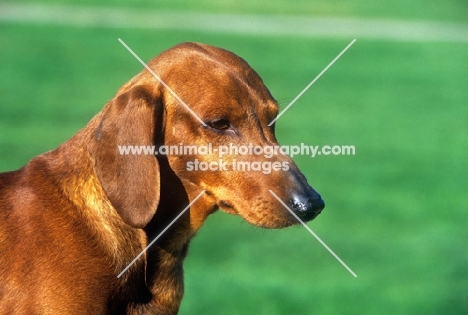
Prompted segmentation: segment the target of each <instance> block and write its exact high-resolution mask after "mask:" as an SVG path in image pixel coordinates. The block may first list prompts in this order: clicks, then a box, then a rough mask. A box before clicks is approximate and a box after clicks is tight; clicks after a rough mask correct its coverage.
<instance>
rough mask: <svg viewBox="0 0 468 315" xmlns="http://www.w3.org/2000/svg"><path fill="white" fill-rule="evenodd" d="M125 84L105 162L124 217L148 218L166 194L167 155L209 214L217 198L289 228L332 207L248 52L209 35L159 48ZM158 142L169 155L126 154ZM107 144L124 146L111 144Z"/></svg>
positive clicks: (253, 217)
mask: <svg viewBox="0 0 468 315" xmlns="http://www.w3.org/2000/svg"><path fill="white" fill-rule="evenodd" d="M149 67H150V68H151V69H152V70H153V72H154V73H155V74H157V75H158V76H159V79H160V80H158V79H156V78H155V77H154V75H153V74H151V73H150V72H149V71H147V70H143V71H142V72H141V73H140V74H139V75H137V76H136V77H135V78H133V79H132V80H131V81H130V82H129V83H127V84H126V85H124V86H123V87H122V88H121V89H120V90H119V92H118V93H117V96H116V97H115V98H114V99H113V100H112V101H110V102H109V104H108V105H107V106H106V108H105V109H104V110H103V112H102V114H101V115H100V116H99V118H98V121H99V125H98V126H97V130H96V132H95V136H94V138H95V139H94V141H95V145H96V148H99V149H100V151H97V150H96V149H94V150H92V151H93V152H94V153H93V156H94V159H95V160H96V162H95V163H96V172H97V175H98V177H99V179H100V181H101V184H102V186H103V188H104V190H105V192H106V194H107V195H108V197H109V200H110V201H111V203H112V204H113V205H114V207H115V208H116V209H117V211H118V212H119V213H120V215H121V216H122V218H123V219H124V220H125V221H126V222H127V223H129V224H130V225H133V226H140V227H141V226H144V225H145V224H146V223H147V222H148V221H149V220H150V219H151V217H152V216H153V215H154V213H155V211H156V209H157V205H158V202H159V186H160V185H164V183H160V178H159V167H160V163H158V158H159V159H161V156H160V155H161V154H166V156H165V157H164V158H167V161H168V165H169V167H170V168H171V170H172V171H173V172H174V173H175V174H176V175H177V177H178V178H179V179H180V180H181V182H182V183H183V185H184V187H185V190H186V192H187V194H188V196H189V198H193V197H194V196H196V195H197V194H198V193H199V192H200V191H202V190H205V195H204V196H203V198H201V199H200V201H196V202H195V204H194V205H193V206H192V208H191V218H192V219H193V220H194V221H200V222H199V223H196V224H194V225H195V226H199V225H201V222H202V221H203V220H204V218H205V217H206V216H207V215H208V214H209V213H211V212H212V211H214V210H215V209H217V208H221V209H222V210H224V211H225V212H228V213H233V214H238V215H240V216H241V217H243V218H244V219H245V220H246V221H248V222H249V223H251V224H254V225H256V226H261V227H266V228H281V227H286V226H289V225H292V224H294V223H297V220H296V219H295V218H294V217H293V216H292V215H291V213H289V211H288V210H287V209H286V208H285V207H284V206H283V205H282V204H281V203H280V202H279V201H278V200H277V199H276V197H275V196H274V194H275V195H276V196H277V197H278V198H279V199H281V200H282V201H283V202H284V204H285V205H287V207H288V208H289V209H290V210H292V211H293V212H294V213H295V214H296V215H297V216H299V217H300V218H301V219H302V220H304V221H308V220H312V219H313V218H315V217H316V216H317V215H318V214H319V213H320V212H321V210H322V209H323V208H324V202H323V200H322V199H321V197H320V195H319V194H318V193H317V192H316V191H315V190H314V189H313V188H312V187H310V186H309V184H308V183H307V180H306V178H305V177H304V175H303V174H302V173H301V172H300V171H299V169H298V168H297V166H296V164H295V163H294V162H293V161H292V160H291V158H290V157H289V156H287V155H285V154H283V153H282V151H281V150H280V149H279V144H278V142H277V140H276V138H275V134H274V124H273V125H272V126H269V124H270V122H272V121H273V119H274V118H275V117H276V116H277V114H278V104H277V102H276V101H275V100H274V99H273V97H272V96H271V94H270V92H269V91H268V89H267V88H266V87H265V85H264V84H263V81H262V80H261V78H260V77H259V76H258V74H257V73H256V72H255V71H254V70H253V69H252V68H251V67H250V66H249V65H248V64H247V63H246V62H245V61H244V60H243V59H241V58H239V57H238V56H236V55H235V54H233V53H231V52H228V51H226V50H223V49H220V48H215V47H211V46H207V45H201V44H194V43H187V44H181V45H178V46H176V47H174V48H172V49H170V50H168V51H166V52H164V53H162V54H161V55H159V56H158V57H156V58H154V59H153V60H152V61H151V62H150V63H149ZM124 145H125V146H128V145H134V146H149V147H151V146H155V150H156V152H157V153H158V154H159V156H154V155H151V154H140V155H138V154H130V155H122V154H121V152H119V149H118V146H124ZM103 146H114V147H113V148H112V147H109V148H107V149H106V150H102V149H103Z"/></svg>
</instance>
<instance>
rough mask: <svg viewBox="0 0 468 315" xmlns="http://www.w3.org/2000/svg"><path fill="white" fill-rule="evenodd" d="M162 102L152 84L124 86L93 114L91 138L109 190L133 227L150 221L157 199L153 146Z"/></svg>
mask: <svg viewBox="0 0 468 315" xmlns="http://www.w3.org/2000/svg"><path fill="white" fill-rule="evenodd" d="M162 108H163V106H162V101H161V97H160V92H158V91H156V90H155V89H154V87H153V88H150V87H146V86H143V85H135V86H130V87H128V86H124V87H123V88H122V89H121V91H119V93H118V94H117V95H116V97H115V98H114V99H112V100H111V101H109V102H108V103H107V105H106V106H105V107H104V109H103V110H102V112H101V113H100V114H99V115H98V116H97V117H96V118H95V119H96V120H95V123H94V125H95V131H94V135H93V136H92V139H93V141H92V142H93V143H91V144H88V150H89V151H90V154H91V156H92V158H93V160H94V168H95V171H96V174H97V176H98V178H99V181H100V183H101V185H102V188H103V190H104V192H105V194H106V195H107V197H108V198H109V200H110V202H111V203H112V205H113V207H114V208H115V209H116V210H117V212H118V213H119V215H120V216H121V217H122V219H123V220H124V221H125V222H126V223H127V224H129V225H130V226H132V227H137V228H141V227H144V226H145V225H146V224H148V222H149V221H150V220H151V218H152V217H153V215H154V213H155V212H156V208H157V206H158V204H159V189H160V177H159V164H158V161H157V159H156V156H155V155H154V154H153V150H154V145H155V138H156V137H157V134H158V132H159V131H158V130H161V124H162V122H161V119H162ZM133 150H135V151H133ZM139 150H141V151H139Z"/></svg>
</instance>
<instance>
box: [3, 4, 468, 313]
mask: <svg viewBox="0 0 468 315" xmlns="http://www.w3.org/2000/svg"><path fill="white" fill-rule="evenodd" d="M44 3H45V2H44ZM47 3H69V4H89V5H93V4H94V2H93V1H91V0H88V1H80V2H78V1H58V0H54V1H52V0H51V1H47ZM154 3H155V2H153V1H142V0H141V1H135V2H127V1H104V2H101V3H100V5H109V6H114V7H139V8H152V9H158V8H163V9H170V10H184V11H185V10H189V11H190V10H191V11H197V12H224V13H225V12H237V13H269V14H275V13H287V14H295V13H301V14H307V15H311V16H312V15H320V16H340V17H372V18H375V19H385V18H399V19H403V20H426V21H444V22H462V23H466V22H467V16H468V15H467V13H468V3H467V2H466V1H465V0H459V1H455V0H450V1H447V0H435V1H431V2H430V3H429V2H427V1H423V0H411V1H394V2H388V1H383V0H379V1H366V0H361V1H343V0H341V1H338V0H335V1H319V0H313V1H291V2H290V1H286V0H274V1H250V0H248V1H247V0H242V1H237V0H236V1H222V2H217V3H216V4H215V3H211V2H209V1H199V2H197V3H196V4H195V2H189V1H179V2H172V1H161V2H158V3H157V4H154ZM119 37H120V38H122V39H123V40H124V41H126V43H127V44H128V45H129V46H130V47H132V48H133V49H134V50H135V51H136V52H137V53H138V54H139V55H140V57H142V59H144V60H149V59H150V58H151V57H153V56H154V55H156V54H158V53H159V52H160V51H162V50H164V49H167V48H169V47H170V46H172V45H174V44H176V43H179V42H182V41H200V42H205V43H209V44H213V45H218V46H221V47H224V48H227V49H230V50H232V51H234V52H236V53H237V54H239V55H241V56H242V57H243V58H245V59H246V60H247V61H249V63H250V64H251V65H252V67H253V68H254V69H256V70H257V71H258V72H259V74H260V75H261V76H262V77H263V78H264V81H265V82H266V84H267V86H268V87H269V88H270V90H271V92H272V94H273V95H274V96H275V97H276V98H277V99H278V100H279V101H280V103H281V104H282V106H286V105H287V104H288V103H289V101H291V100H292V99H293V98H294V97H295V96H296V95H297V94H298V93H299V92H300V91H301V90H302V88H303V87H305V86H306V85H307V84H308V83H309V82H310V81H311V80H312V79H313V78H314V77H315V76H316V75H317V74H318V73H319V72H320V71H321V70H322V69H323V68H324V67H325V66H326V65H327V64H328V63H329V62H330V61H331V60H332V59H333V58H334V57H335V56H336V55H337V54H338V53H339V52H340V51H341V50H342V49H343V48H344V47H345V46H346V45H347V44H348V43H349V42H350V41H351V40H352V38H350V39H349V41H346V40H338V39H336V40H334V39H310V38H308V39H304V38H288V37H280V36H278V37H276V36H239V35H232V34H231V35H227V34H214V33H211V34H205V33H200V32H195V31H194V32H187V31H170V30H168V31H161V30H126V29H119V30H115V29H82V28H75V27H65V26H46V25H32V24H20V23H5V22H0V60H1V61H0V62H1V67H0V95H1V97H0V171H6V170H11V169H15V168H19V167H21V166H22V165H24V164H25V163H27V161H28V160H29V159H30V158H31V157H33V156H35V155H37V154H40V153H42V152H44V151H47V150H51V149H54V148H55V147H57V146H58V144H60V143H61V142H63V141H65V140H66V139H68V138H69V137H70V136H71V135H72V134H74V133H75V132H76V131H77V130H78V129H80V128H82V127H83V126H84V125H85V124H86V123H87V121H88V120H89V119H90V118H91V117H92V116H93V115H95V114H96V113H97V112H98V111H99V110H100V109H101V108H102V106H103V105H104V104H105V102H106V101H107V100H108V99H110V98H112V97H113V95H114V94H115V91H116V90H117V88H118V87H119V86H121V85H122V84H123V83H124V82H126V81H127V80H128V79H130V78H131V77H132V76H133V75H134V74H136V73H138V72H139V71H140V70H141V68H142V67H141V65H140V64H138V62H137V61H136V60H135V59H134V58H133V57H132V56H131V55H130V54H129V53H128V52H127V51H126V50H125V49H124V48H123V47H122V46H121V44H120V43H119V42H118V41H117V38H119ZM357 39H358V41H357V42H356V43H355V44H354V45H353V46H352V47H351V48H350V50H349V51H348V52H346V54H344V55H343V57H342V58H341V59H340V60H339V61H338V62H337V63H336V64H335V65H333V67H332V68H330V70H329V71H328V72H326V73H325V74H324V75H323V76H322V78H320V80H318V81H317V83H316V84H315V85H314V86H313V87H312V88H311V89H310V90H309V91H308V92H307V93H306V94H305V95H304V96H303V97H302V98H301V99H300V100H299V101H298V102H297V103H296V104H295V105H294V106H293V107H292V108H291V109H290V110H289V111H288V112H287V113H286V114H285V115H284V116H283V117H282V118H281V119H280V120H279V121H278V125H277V135H278V138H279V140H280V143H282V144H299V143H301V142H304V143H307V144H314V145H325V144H330V145H334V144H339V145H341V144H352V145H355V146H356V155H355V156H352V157H342V156H336V157H331V156H329V157H323V156H321V157H317V158H315V159H311V158H308V157H298V158H296V159H295V160H296V162H297V163H298V164H299V166H300V168H301V169H302V170H303V172H304V173H305V174H306V176H307V177H308V179H309V182H310V183H311V184H312V185H313V186H314V187H315V188H316V189H317V190H318V191H319V192H320V193H321V194H322V196H323V197H324V199H325V201H326V204H327V206H326V209H325V210H324V212H323V213H322V214H321V215H320V216H319V217H318V218H317V219H316V220H315V221H313V222H312V223H310V224H309V226H310V227H311V228H312V229H313V230H314V231H315V232H316V233H317V234H318V235H320V236H321V237H322V239H323V240H324V241H325V242H326V243H327V244H328V245H329V246H330V247H331V248H332V249H333V250H334V251H335V252H336V253H337V254H338V255H339V256H340V257H341V258H342V259H343V260H344V261H345V262H346V263H347V264H348V265H349V266H350V267H351V268H352V269H353V270H354V271H355V272H356V273H357V274H358V277H357V278H353V277H352V276H351V275H350V274H349V273H348V272H347V271H346V270H345V269H344V268H343V267H342V266H341V265H339V263H338V262H337V261H336V260H335V259H334V258H333V257H332V256H331V255H330V254H329V253H328V252H326V250H325V249H324V248H323V247H322V246H321V245H320V244H318V243H317V241H316V240H315V239H313V238H312V236H311V235H309V234H308V233H307V231H306V230H305V229H303V228H302V227H293V228H289V229H285V230H275V231H270V230H262V229H259V228H255V227H252V226H249V225H248V224H247V223H244V222H243V221H242V220H241V219H240V218H237V217H233V216H229V215H226V214H224V213H217V214H215V215H213V216H212V217H210V218H209V219H208V220H207V222H206V224H205V226H204V227H203V228H202V229H201V231H200V232H199V235H198V236H197V237H196V238H195V239H194V241H193V242H192V245H191V249H190V255H189V256H188V258H187V260H186V263H185V270H186V272H185V278H186V295H185V298H184V300H183V303H182V307H181V311H180V314H206V315H208V314H258V315H263V314H268V315H275V314H278V315H279V314H284V315H290V314H322V315H324V314H359V315H365V314H372V315H374V314H468V247H467V241H468V229H467V223H468V220H467V191H468V189H467V188H468V185H467V169H468V162H467V153H468V144H467V140H468V123H467V119H468V77H467V75H468V44H467V43H441V42H432V43H421V42H419V43H412V42H387V41H379V40H360V39H359V38H357Z"/></svg>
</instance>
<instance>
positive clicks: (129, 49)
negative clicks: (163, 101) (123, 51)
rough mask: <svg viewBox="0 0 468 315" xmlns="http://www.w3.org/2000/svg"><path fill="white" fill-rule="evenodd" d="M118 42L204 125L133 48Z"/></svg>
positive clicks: (121, 41)
mask: <svg viewBox="0 0 468 315" xmlns="http://www.w3.org/2000/svg"><path fill="white" fill-rule="evenodd" d="M119 42H120V43H121V44H122V45H123V46H124V47H125V48H127V50H128V51H129V52H130V53H131V54H132V55H133V57H135V58H136V59H137V60H138V61H139V62H140V63H141V64H142V65H143V66H144V67H145V68H146V69H147V70H148V71H149V72H150V73H151V74H152V75H153V76H154V77H155V78H156V79H157V80H158V81H159V82H161V84H162V85H163V86H164V87H165V88H166V89H167V90H168V91H169V92H170V93H171V94H172V95H173V96H174V97H175V98H176V99H177V100H178V101H179V102H180V103H181V104H182V105H184V106H185V108H186V109H187V110H188V111H189V112H190V113H191V114H192V115H193V116H194V117H195V118H196V119H198V121H199V122H200V123H201V124H202V125H203V126H206V124H205V123H204V122H203V120H201V119H200V117H198V115H197V114H195V112H194V111H193V110H192V109H191V108H190V107H189V106H188V105H187V104H186V103H185V102H184V101H183V100H182V99H181V98H180V97H179V96H178V95H177V94H176V93H175V92H174V91H173V90H172V89H171V88H170V87H169V86H168V85H167V84H166V83H164V81H163V80H162V79H161V78H160V77H159V76H158V75H157V74H156V73H154V71H153V70H151V68H150V67H149V66H148V65H147V64H146V63H144V62H143V60H141V59H140V57H138V55H137V54H135V53H134V52H133V50H132V49H131V48H130V47H128V46H127V44H125V43H124V41H123V40H121V39H120V38H119Z"/></svg>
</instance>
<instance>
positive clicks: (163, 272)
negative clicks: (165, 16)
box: [0, 43, 324, 315]
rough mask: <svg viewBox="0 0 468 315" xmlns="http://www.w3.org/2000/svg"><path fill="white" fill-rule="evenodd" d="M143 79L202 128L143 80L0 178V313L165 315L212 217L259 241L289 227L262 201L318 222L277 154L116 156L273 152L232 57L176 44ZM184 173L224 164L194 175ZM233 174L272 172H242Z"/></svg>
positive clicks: (290, 220) (254, 82)
mask: <svg viewBox="0 0 468 315" xmlns="http://www.w3.org/2000/svg"><path fill="white" fill-rule="evenodd" d="M149 67H150V68H151V69H152V70H153V71H154V72H155V73H157V74H158V75H159V77H160V78H161V79H162V80H163V82H165V83H166V84H167V85H168V86H169V87H171V88H172V89H173V90H174V92H175V93H176V95H178V96H179V97H180V99H182V100H183V101H185V103H186V104H189V105H190V108H191V109H192V110H193V112H194V113H196V114H197V116H198V117H200V118H201V120H202V121H203V122H204V123H205V124H204V125H203V124H201V123H200V121H199V120H197V118H196V117H195V116H194V115H192V114H191V113H190V112H189V111H188V110H187V109H186V108H184V106H182V104H181V103H180V102H179V101H178V100H177V99H176V98H175V97H174V95H173V94H172V93H170V92H169V91H168V89H167V88H166V87H164V86H163V85H162V84H161V83H160V82H159V81H157V80H156V79H155V77H153V76H152V75H151V74H150V73H149V71H147V70H143V71H142V72H141V73H140V74H138V75H137V76H136V77H134V78H133V79H132V80H131V81H130V82H128V83H127V84H125V85H124V86H123V87H122V88H120V90H119V91H118V92H117V95H116V96H115V97H114V98H113V99H112V100H111V101H109V102H108V104H107V105H106V106H105V107H104V109H103V110H102V111H101V112H100V113H99V114H98V115H97V116H95V117H94V118H93V119H92V120H91V121H90V122H89V124H88V125H87V126H86V127H85V128H83V129H82V130H80V131H79V132H78V133H77V134H76V135H75V136H73V137H72V138H71V139H70V140H69V141H67V142H65V143H64V144H62V145H61V146H59V147H58V148H57V149H56V150H54V151H50V152H47V153H45V154H42V155H40V156H38V157H35V158H33V159H32V160H31V161H30V162H29V163H28V164H27V165H26V166H25V167H23V168H22V169H20V170H17V171H13V172H8V173H3V174H1V175H0V314H53V315H57V314H74V315H76V314H176V313H177V311H178V309H179V305H180V301H181V299H182V294H183V279H182V273H183V270H182V262H183V259H184V257H185V255H186V253H187V248H188V243H189V241H190V239H191V238H192V237H193V236H194V234H195V232H196V231H197V230H198V229H199V228H200V226H201V225H202V224H203V222H204V220H205V219H206V217H207V216H208V215H209V214H211V213H213V212H214V211H216V210H217V209H218V208H222V209H223V210H224V211H226V212H228V213H233V214H238V215H240V216H241V217H243V218H244V219H245V220H247V221H248V222H249V223H251V224H254V225H257V226H261V227H265V228H282V227H287V226H290V225H292V224H295V223H297V222H296V219H295V218H294V217H293V216H292V215H291V214H290V213H289V212H288V210H287V209H285V208H284V207H283V206H282V205H281V204H280V203H279V202H278V201H277V200H276V199H275V198H274V197H273V196H272V194H271V193H270V192H269V190H270V189H271V190H272V191H274V192H275V194H276V195H277V196H279V197H280V198H281V199H282V200H283V201H284V202H285V203H286V204H287V205H288V206H289V207H290V209H292V210H293V211H294V212H295V213H296V214H298V215H299V216H300V217H302V218H303V219H304V220H311V219H313V218H314V217H315V216H316V215H318V214H319V213H320V211H321V210H322V209H323V207H324V203H323V201H322V199H321V198H320V196H319V195H318V194H317V193H316V192H315V191H314V190H313V189H312V188H311V187H310V186H309V185H308V184H307V181H306V179H305V177H304V176H303V175H302V174H301V173H300V172H299V170H298V169H297V167H296V166H295V164H294V163H293V162H292V160H291V159H290V158H289V157H288V156H287V155H284V154H276V155H275V156H273V157H269V158H268V157H265V156H264V155H242V156H241V155H240V154H239V153H238V152H235V151H230V152H229V153H228V154H225V155H224V156H223V157H222V158H223V161H219V154H215V153H212V154H199V153H193V152H192V153H191V154H182V153H181V152H179V153H176V154H168V155H161V154H158V155H156V156H155V155H154V154H146V155H144V154H142V155H138V154H121V152H120V151H119V146H125V145H138V146H139V145H144V146H155V147H156V148H161V147H163V146H181V144H183V145H193V146H206V145H208V144H211V145H212V147H213V148H217V147H222V146H226V145H228V144H229V145H230V146H231V147H234V146H237V147H240V146H244V147H246V146H249V145H250V146H251V147H252V146H256V147H267V146H268V147H274V146H277V145H278V144H277V142H276V139H275V136H274V128H273V127H269V126H268V124H269V123H270V122H271V121H272V120H273V119H274V118H275V116H276V115H277V113H278V105H277V103H276V101H275V100H274V99H273V98H272V96H271V95H270V93H269V91H268V89H267V88H266V87H265V86H264V84H263V82H262V80H261V79H260V77H259V76H258V75H257V73H255V71H254V70H252V69H251V68H250V67H249V65H248V64H247V63H246V62H245V61H244V60H242V59H241V58H239V57H238V56H236V55H234V54H233V53H231V52H228V51H225V50H222V49H219V48H215V47H210V46H207V45H201V44H195V43H186V44H181V45H178V46H176V47H174V48H172V49H170V50H168V51H166V52H164V53H162V54H161V55H159V56H158V57H156V58H155V59H153V60H152V61H151V62H150V63H149ZM194 161H198V162H199V163H205V165H211V166H215V165H216V164H213V163H217V161H219V162H220V163H225V165H224V166H223V169H222V168H221V167H220V168H219V169H217V170H216V169H215V170H207V171H202V170H200V169H198V170H197V169H194V167H193V166H194V165H195V164H193V163H194ZM238 161H243V162H257V163H264V162H270V163H275V162H277V163H276V164H275V165H276V168H274V169H273V171H271V172H269V173H268V172H264V171H258V170H252V169H251V170H250V172H248V171H245V169H240V168H239V167H234V165H236V163H237V162H238ZM210 163H211V164H210ZM200 165H202V164H200ZM245 165H246V164H244V166H245ZM258 165H259V164H257V166H258ZM262 165H263V164H262ZM188 166H190V167H188ZM203 191H205V192H204V193H203V195H202V196H201V197H200V198H199V199H198V200H196V201H195V202H194V204H193V205H192V206H191V207H190V210H189V211H187V212H186V213H184V215H182V217H180V218H179V219H178V220H177V221H176V223H175V224H174V225H173V226H171V228H170V229H168V230H167V231H166V232H165V233H164V234H163V235H162V237H161V238H159V239H158V241H157V242H156V243H155V244H154V245H152V246H151V247H150V248H149V250H148V251H146V252H145V254H144V255H143V256H142V257H140V258H139V259H138V260H137V261H136V262H135V263H134V264H133V265H132V266H131V267H130V268H129V269H128V270H127V271H126V272H125V273H124V274H123V275H122V276H121V277H119V278H118V277H117V275H118V274H119V273H120V272H121V271H122V270H123V269H124V268H125V267H126V266H127V265H128V264H129V263H130V262H131V261H132V260H133V258H134V257H136V256H137V255H138V254H139V253H140V252H142V251H143V249H144V248H145V247H146V246H147V244H148V243H149V241H151V240H152V239H153V238H154V237H155V236H156V235H158V234H159V233H160V232H161V231H162V230H163V229H165V228H166V226H167V225H168V224H169V223H170V222H171V221H172V220H173V219H174V218H175V217H176V216H177V215H178V214H180V213H181V211H182V210H183V209H184V208H185V207H186V206H187V205H188V204H189V202H190V201H191V200H193V199H194V198H195V197H196V196H198V195H199V194H200V192H203Z"/></svg>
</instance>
